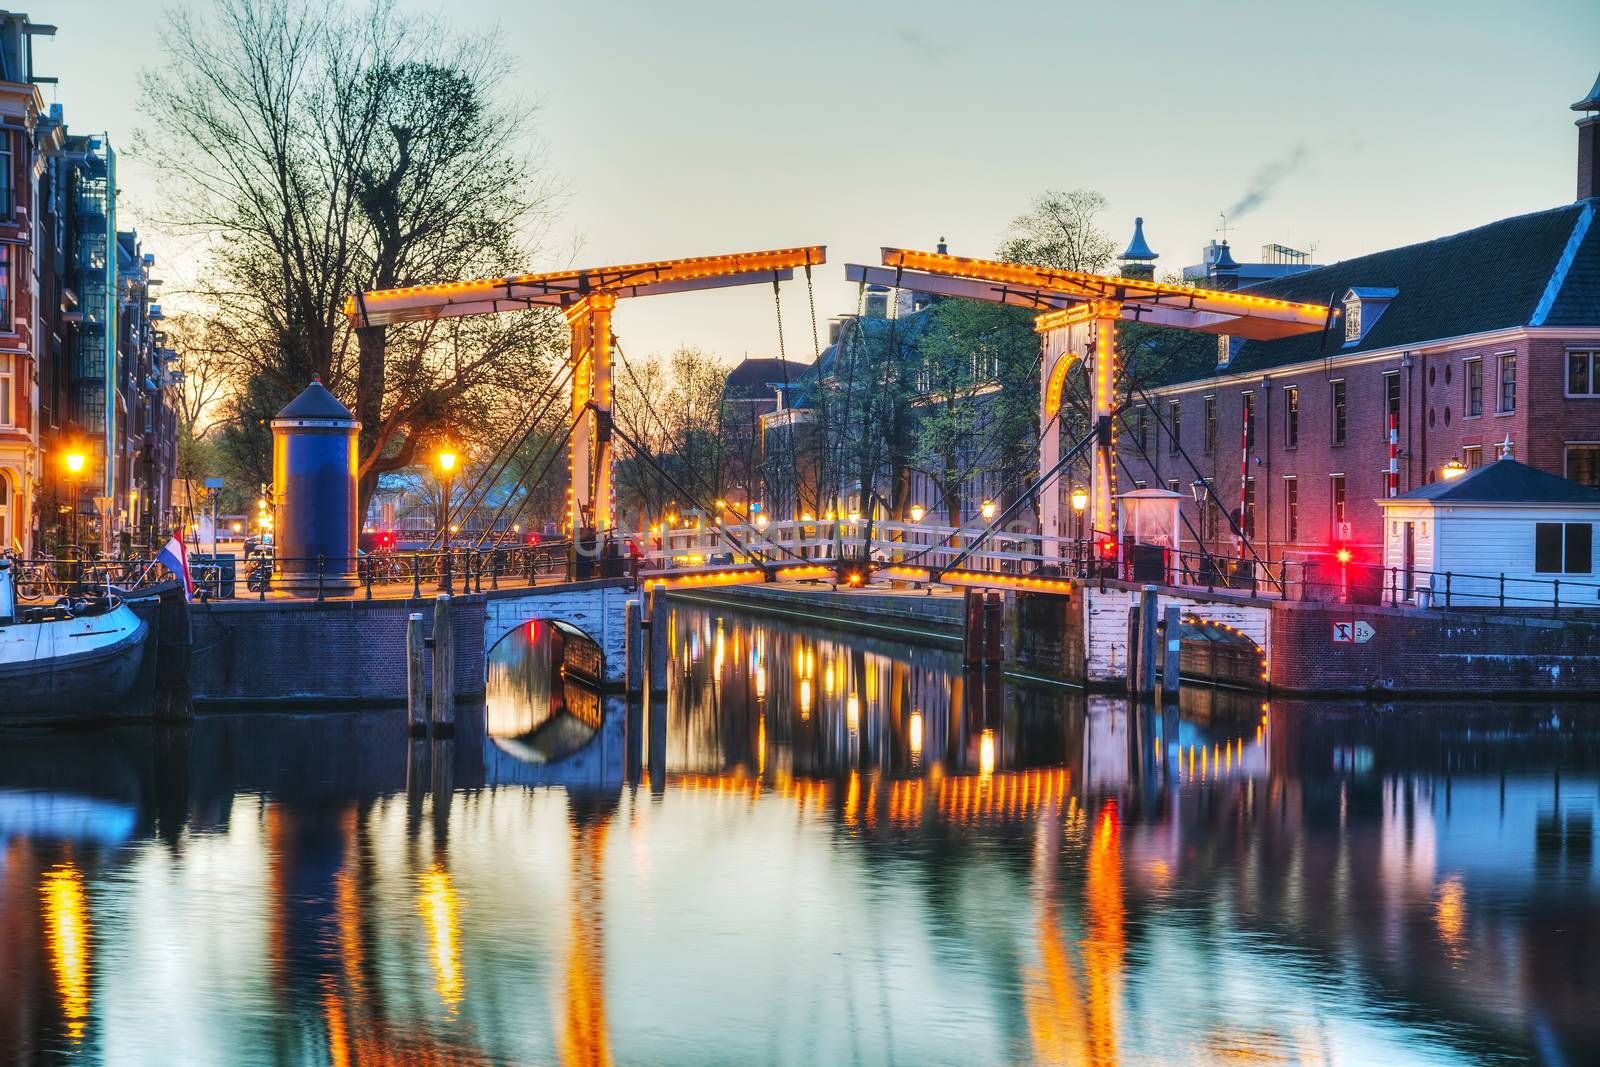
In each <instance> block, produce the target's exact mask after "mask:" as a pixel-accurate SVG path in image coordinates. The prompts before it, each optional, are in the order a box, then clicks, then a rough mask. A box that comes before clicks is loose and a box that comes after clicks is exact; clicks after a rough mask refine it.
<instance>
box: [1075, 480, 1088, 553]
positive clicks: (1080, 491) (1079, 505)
mask: <svg viewBox="0 0 1600 1067" xmlns="http://www.w3.org/2000/svg"><path fill="white" fill-rule="evenodd" d="M1088 506H1089V490H1087V489H1085V488H1084V487H1083V486H1081V485H1079V486H1074V487H1073V490H1072V515H1073V529H1074V531H1075V533H1076V535H1077V539H1078V540H1079V541H1082V540H1083V509H1084V508H1087V507H1088Z"/></svg>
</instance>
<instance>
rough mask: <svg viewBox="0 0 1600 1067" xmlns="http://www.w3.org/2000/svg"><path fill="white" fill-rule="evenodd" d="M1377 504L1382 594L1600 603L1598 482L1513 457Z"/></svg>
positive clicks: (1469, 601) (1487, 601) (1519, 603)
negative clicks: (1563, 474)
mask: <svg viewBox="0 0 1600 1067" xmlns="http://www.w3.org/2000/svg"><path fill="white" fill-rule="evenodd" d="M1378 503H1379V505H1381V506H1382V508H1383V562H1384V568H1385V572H1386V573H1385V578H1384V595H1385V597H1388V596H1389V595H1390V593H1391V590H1392V591H1393V593H1394V595H1395V596H1396V598H1397V599H1400V600H1412V601H1417V602H1427V601H1428V600H1430V599H1431V600H1432V601H1433V602H1434V603H1436V604H1443V603H1445V601H1446V600H1448V601H1449V603H1450V604H1451V605H1452V606H1493V607H1499V606H1501V605H1503V606H1505V607H1507V608H1530V607H1538V606H1541V605H1542V606H1551V605H1553V604H1554V603H1555V602H1556V601H1557V598H1558V597H1559V602H1560V604H1561V605H1563V606H1567V605H1570V606H1572V607H1600V597H1597V594H1600V580H1597V578H1600V575H1597V574H1596V571H1595V554H1594V543H1595V537H1594V529H1595V524H1596V523H1600V489H1594V488H1591V487H1589V486H1586V485H1580V484H1579V483H1577V482H1574V481H1569V480H1568V479H1566V478H1561V477H1558V476H1557V475H1554V474H1550V473H1548V472H1546V471H1542V470H1539V469H1538V468H1537V467H1530V466H1528V465H1527V464H1526V463H1519V462H1517V461H1516V460H1514V459H1510V458H1506V459H1500V460H1496V461H1495V462H1493V463H1488V464H1485V465H1484V466H1481V467H1478V468H1476V469H1474V470H1470V471H1468V472H1467V473H1466V474H1463V475H1460V476H1459V477H1455V478H1450V479H1446V480H1444V481H1437V482H1434V483H1432V484H1431V485H1425V486H1422V487H1421V488H1418V489H1413V490H1412V491H1411V492H1409V493H1402V494H1401V495H1400V496H1397V497H1392V498H1389V499H1387V500H1379V501H1378Z"/></svg>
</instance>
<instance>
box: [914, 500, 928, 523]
mask: <svg viewBox="0 0 1600 1067" xmlns="http://www.w3.org/2000/svg"><path fill="white" fill-rule="evenodd" d="M926 514H928V509H927V508H925V507H923V506H922V505H921V504H912V505H911V521H912V522H921V521H922V518H923V516H924V515H926Z"/></svg>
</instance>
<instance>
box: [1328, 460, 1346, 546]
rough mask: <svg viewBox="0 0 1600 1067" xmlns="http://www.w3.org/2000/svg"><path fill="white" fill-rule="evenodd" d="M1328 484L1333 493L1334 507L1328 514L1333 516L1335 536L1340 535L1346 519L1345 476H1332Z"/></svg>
mask: <svg viewBox="0 0 1600 1067" xmlns="http://www.w3.org/2000/svg"><path fill="white" fill-rule="evenodd" d="M1328 484H1329V486H1330V488H1331V491H1332V498H1331V502H1332V506H1331V507H1330V508H1329V511H1328V513H1329V515H1330V516H1332V521H1333V532H1334V534H1335V535H1337V534H1338V533H1339V526H1340V524H1341V523H1343V522H1344V521H1345V517H1344V475H1342V474H1334V475H1330V476H1329V478H1328Z"/></svg>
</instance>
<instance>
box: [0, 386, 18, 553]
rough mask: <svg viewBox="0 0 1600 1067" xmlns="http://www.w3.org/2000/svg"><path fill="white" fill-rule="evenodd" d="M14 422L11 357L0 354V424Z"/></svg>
mask: <svg viewBox="0 0 1600 1067" xmlns="http://www.w3.org/2000/svg"><path fill="white" fill-rule="evenodd" d="M16 424H17V411H16V388H15V383H14V380H13V378H12V373H11V357H10V356H5V355H0V426H15V425H16ZM4 547H5V545H4V543H0V549H3V548H4Z"/></svg>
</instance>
